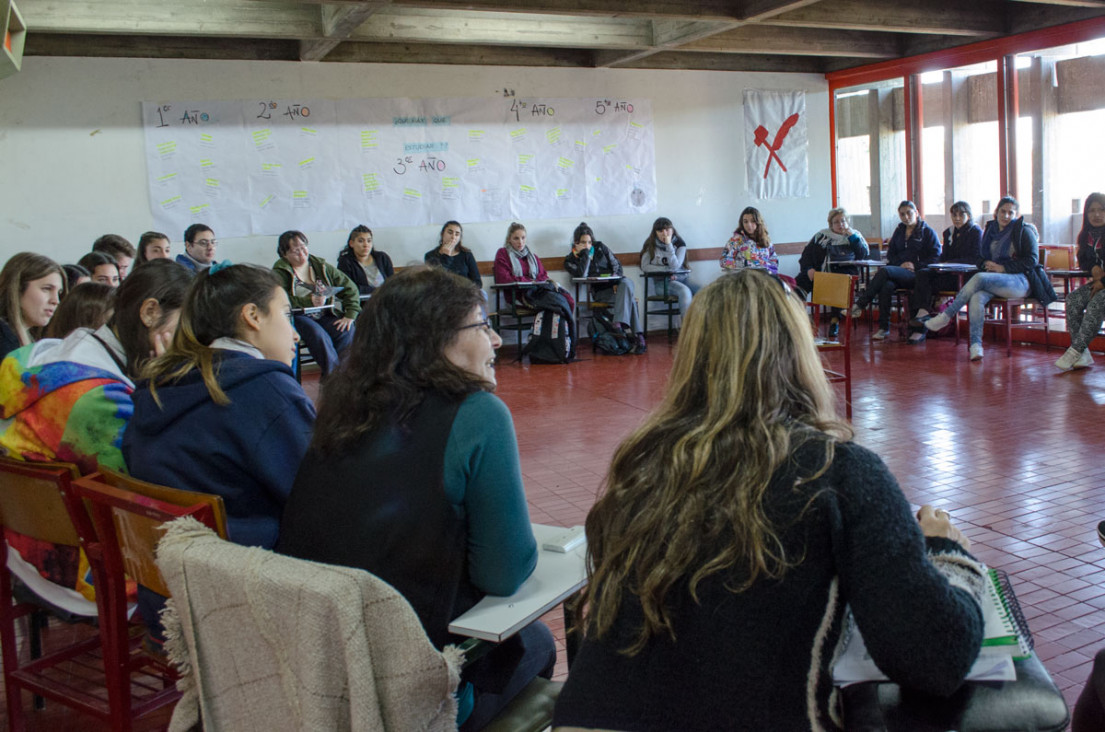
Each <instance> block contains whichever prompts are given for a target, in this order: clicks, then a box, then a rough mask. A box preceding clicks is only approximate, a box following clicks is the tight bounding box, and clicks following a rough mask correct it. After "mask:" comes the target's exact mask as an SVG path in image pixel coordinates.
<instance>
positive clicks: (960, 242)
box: [909, 201, 982, 345]
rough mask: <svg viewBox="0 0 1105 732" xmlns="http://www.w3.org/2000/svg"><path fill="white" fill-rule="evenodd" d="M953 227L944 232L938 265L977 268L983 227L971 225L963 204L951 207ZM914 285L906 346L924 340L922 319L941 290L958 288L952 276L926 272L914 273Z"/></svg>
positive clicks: (965, 204)
mask: <svg viewBox="0 0 1105 732" xmlns="http://www.w3.org/2000/svg"><path fill="white" fill-rule="evenodd" d="M951 219H952V225H951V226H949V227H948V228H946V229H944V246H943V247H941V248H940V259H939V261H940V262H941V263H947V264H971V265H974V264H977V263H978V260H979V257H980V256H981V255H982V249H981V246H982V227H980V226H979V225H978V224H976V223H975V222H974V219H973V215H972V214H971V205H970V204H969V203H967V202H966V201H956V202H955V203H953V204H952V207H951ZM916 277H917V280H916V282H915V283H914V285H913V297H912V298H911V302H910V307H911V308H912V310H913V318H912V319H911V320H910V321H909V325H910V330H912V331H913V332H912V333H911V334H910V336H909V343H911V344H914V345H915V344H917V343H921V342H923V341H924V340H925V332H926V331H925V327H924V324H923V322H922V319H923V318H925V317H926V316H928V315H929V308H930V307H932V297H933V294H934V293H936V292H940V291H941V290H955V289H957V288H958V287H959V278H958V277H957V276H956V275H954V274H951V273H948V272H945V273H938V272H934V271H932V270H931V269H928V268H925V269H922V270H921V271H919V272H917V273H916Z"/></svg>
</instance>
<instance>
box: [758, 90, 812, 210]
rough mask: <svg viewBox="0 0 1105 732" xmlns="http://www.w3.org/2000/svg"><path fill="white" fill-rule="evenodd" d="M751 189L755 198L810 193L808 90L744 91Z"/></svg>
mask: <svg viewBox="0 0 1105 732" xmlns="http://www.w3.org/2000/svg"><path fill="white" fill-rule="evenodd" d="M744 145H745V149H746V150H747V155H748V163H747V166H746V167H747V175H748V192H749V193H751V194H752V195H753V196H755V197H756V198H806V197H808V196H809V194H810V182H809V178H810V174H809V135H808V134H807V131H806V93H805V92H801V91H787V92H784V91H764V90H760V89H746V90H745V91H744Z"/></svg>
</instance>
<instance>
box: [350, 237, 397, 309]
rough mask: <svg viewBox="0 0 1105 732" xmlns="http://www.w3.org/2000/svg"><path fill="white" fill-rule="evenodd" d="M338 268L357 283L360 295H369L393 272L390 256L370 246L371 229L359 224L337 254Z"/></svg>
mask: <svg viewBox="0 0 1105 732" xmlns="http://www.w3.org/2000/svg"><path fill="white" fill-rule="evenodd" d="M338 269H340V270H341V271H342V272H344V273H345V276H346V277H348V278H349V279H351V280H353V281H354V282H355V283H357V289H358V290H359V291H360V294H362V295H370V294H372V291H373V290H375V289H376V288H377V287H379V286H380V285H382V284H384V280H386V279H387V278H388V277H391V276H392V275H393V274H395V268H394V267H392V265H391V257H389V256H388V255H387V253H386V252H381V251H380V250H379V249H375V248H373V246H372V229H370V228H368V227H367V226H364V225H361V226H358V227H356V228H355V229H353V231H351V232H349V240H348V241H347V242H346V243H345V249H342V250H341V254H339V255H338Z"/></svg>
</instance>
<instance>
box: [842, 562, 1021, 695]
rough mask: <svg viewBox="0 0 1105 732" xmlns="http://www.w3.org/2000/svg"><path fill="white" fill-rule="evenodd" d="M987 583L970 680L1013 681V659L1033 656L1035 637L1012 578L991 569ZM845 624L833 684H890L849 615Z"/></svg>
mask: <svg viewBox="0 0 1105 732" xmlns="http://www.w3.org/2000/svg"><path fill="white" fill-rule="evenodd" d="M985 580H986V594H985V595H984V596H983V598H982V603H981V604H982V618H983V622H984V623H985V626H984V630H983V641H982V648H981V650H980V651H979V654H978V658H977V659H976V660H975V663H974V665H973V666H972V667H971V670H970V672H969V673H968V674H967V680H968V681H1013V680H1015V679H1016V678H1017V676H1016V670H1015V668H1014V666H1013V660H1014V659H1016V658H1023V657H1026V656H1029V655H1031V653H1032V634H1031V633H1030V632H1029V630H1028V623H1027V622H1025V619H1024V615H1023V614H1022V613H1021V608H1020V605H1019V604H1018V603H1017V600H1016V595H1015V594H1014V593H1013V588H1012V586H1011V585H1010V584H1009V575H1007V574H1006V573H1005V572H1002V571H999V570H995V569H990V570H987V572H986V575H985ZM845 622H846V625H845V631H844V632H845V641H844V652H843V653H842V654H841V655H840V657H839V658H838V659H837V662H836V664H835V665H834V666H833V683H834V684H836V685H837V686H848V685H849V684H856V683H862V682H866V681H888V679H887V677H886V675H885V674H883V673H882V671H880V670H879V668H878V666H876V665H875V662H874V660H873V659H872V658H871V655H870V654H869V653H868V652H867V645H866V644H865V643H864V642H863V636H861V635H860V632H859V628H857V627H856V625H855V621H854V620H853V619H852V615H851V613H850V612H849V613H848V617H847V620H846V621H845Z"/></svg>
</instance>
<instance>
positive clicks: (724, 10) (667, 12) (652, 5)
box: [251, 0, 739, 21]
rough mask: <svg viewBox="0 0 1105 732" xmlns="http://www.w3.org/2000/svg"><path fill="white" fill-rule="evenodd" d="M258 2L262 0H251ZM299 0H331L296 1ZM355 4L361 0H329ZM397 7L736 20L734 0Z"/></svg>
mask: <svg viewBox="0 0 1105 732" xmlns="http://www.w3.org/2000/svg"><path fill="white" fill-rule="evenodd" d="M251 1H252V2H260V1H262V0H251ZM299 1H300V2H303V3H307V4H310V3H318V2H331V1H332V0H299ZM333 1H336V2H339V3H345V4H350V3H351V4H359V3H360V2H362V0H333ZM390 4H391V5H392V7H394V8H396V9H400V8H428V9H437V10H473V11H480V12H500V13H526V14H529V13H537V14H549V15H572V16H598V17H602V18H645V19H653V18H670V19H672V20H713V21H736V20H738V19H739V18H738V17H737V14H736V12H735V10H734V7H735V0H637V1H636V2H626V1H625V0H535V1H534V2H529V0H391V2H390Z"/></svg>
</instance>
